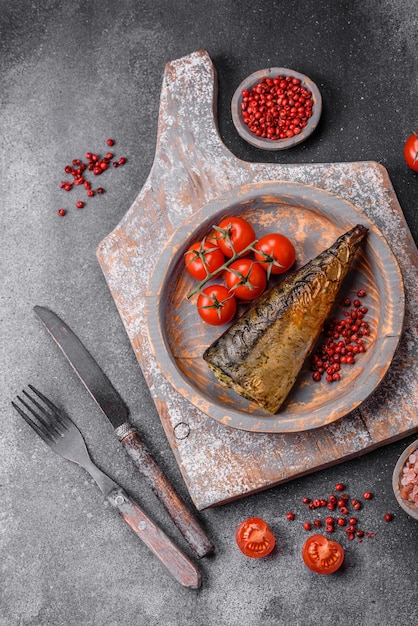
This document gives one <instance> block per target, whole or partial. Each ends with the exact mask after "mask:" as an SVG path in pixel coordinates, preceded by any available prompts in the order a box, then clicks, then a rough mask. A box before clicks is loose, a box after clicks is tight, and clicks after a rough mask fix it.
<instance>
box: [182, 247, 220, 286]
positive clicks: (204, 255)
mask: <svg viewBox="0 0 418 626" xmlns="http://www.w3.org/2000/svg"><path fill="white" fill-rule="evenodd" d="M184 262H185V264H186V269H187V271H188V272H189V274H191V275H192V276H193V278H197V280H203V279H204V278H206V276H207V275H208V274H212V273H213V272H216V270H217V269H219V268H220V267H221V265H223V264H224V263H225V257H224V255H223V253H222V251H221V249H220V247H219V246H217V245H215V244H214V243H211V242H210V241H206V239H203V240H202V241H198V242H197V243H194V244H193V245H192V246H190V248H189V249H188V250H187V252H186V254H185V255H184Z"/></svg>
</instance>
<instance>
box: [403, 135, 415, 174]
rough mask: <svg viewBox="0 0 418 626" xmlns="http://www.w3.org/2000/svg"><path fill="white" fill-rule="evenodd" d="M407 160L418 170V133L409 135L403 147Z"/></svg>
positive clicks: (410, 165)
mask: <svg viewBox="0 0 418 626" xmlns="http://www.w3.org/2000/svg"><path fill="white" fill-rule="evenodd" d="M403 153H404V157H405V161H406V162H407V164H408V165H409V167H410V168H411V170H414V172H418V133H413V134H412V135H410V136H409V137H408V139H407V140H406V142H405V145H404V149H403Z"/></svg>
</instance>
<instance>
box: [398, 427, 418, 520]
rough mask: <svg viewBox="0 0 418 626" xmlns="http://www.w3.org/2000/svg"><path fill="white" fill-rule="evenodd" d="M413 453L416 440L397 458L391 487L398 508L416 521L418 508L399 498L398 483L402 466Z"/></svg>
mask: <svg viewBox="0 0 418 626" xmlns="http://www.w3.org/2000/svg"><path fill="white" fill-rule="evenodd" d="M413 452H417V453H418V439H417V440H416V441H414V442H412V443H411V444H410V445H409V446H408V447H407V448H406V449H405V450H404V451H403V452H402V454H401V456H400V457H399V459H398V462H397V463H396V465H395V469H394V471H393V478H392V486H393V492H394V494H395V498H396V499H397V501H398V504H399V506H400V507H401V508H402V509H403V510H404V511H406V513H408V515H410V516H411V517H413V518H414V519H416V520H418V507H416V506H415V505H414V503H413V502H410V501H409V500H405V498H403V497H402V496H401V484H400V481H401V478H402V470H403V468H404V465H405V463H406V461H407V460H408V458H409V456H410V455H411V454H412V453H413Z"/></svg>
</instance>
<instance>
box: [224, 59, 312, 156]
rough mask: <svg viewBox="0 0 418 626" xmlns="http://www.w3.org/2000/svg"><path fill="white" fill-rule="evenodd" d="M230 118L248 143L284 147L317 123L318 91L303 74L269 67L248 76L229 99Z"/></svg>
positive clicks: (259, 146) (309, 130)
mask: <svg viewBox="0 0 418 626" xmlns="http://www.w3.org/2000/svg"><path fill="white" fill-rule="evenodd" d="M231 112H232V121H233V122H234V125H235V128H236V129H237V131H238V134H239V135H240V136H241V137H242V138H243V139H245V141H247V142H248V143H249V144H251V145H252V146H255V147H256V148H262V149H264V150H285V149H287V148H291V147H293V146H296V145H297V144H299V143H301V142H302V141H305V139H307V137H309V136H310V135H311V134H312V133H313V131H314V130H315V128H316V127H317V125H318V122H319V119H320V117H321V112H322V98H321V93H320V91H319V89H318V87H317V86H316V84H315V83H314V82H313V81H312V80H311V79H310V78H308V77H307V76H305V75H304V74H300V73H299V72H295V71H294V70H290V69H287V68H284V67H270V68H268V69H264V70H259V71H258V72H254V73H253V74H251V75H250V76H248V77H247V78H246V79H245V80H243V81H242V83H241V84H240V85H239V87H238V88H237V89H236V91H235V93H234V96H233V98H232V102H231Z"/></svg>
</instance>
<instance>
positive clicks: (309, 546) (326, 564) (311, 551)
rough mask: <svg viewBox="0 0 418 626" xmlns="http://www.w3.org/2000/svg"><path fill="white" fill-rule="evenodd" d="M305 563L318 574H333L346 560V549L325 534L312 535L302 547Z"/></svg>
mask: <svg viewBox="0 0 418 626" xmlns="http://www.w3.org/2000/svg"><path fill="white" fill-rule="evenodd" d="M302 558H303V560H304V562H305V565H307V567H309V569H311V570H312V571H313V572H316V573H317V574H333V573H334V572H336V571H337V569H338V568H339V567H341V565H342V562H343V561H344V549H343V547H342V546H341V545H340V544H339V543H337V542H336V541H331V539H328V537H325V536H324V535H311V537H309V538H308V539H307V540H306V541H305V543H304V545H303V548H302Z"/></svg>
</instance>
